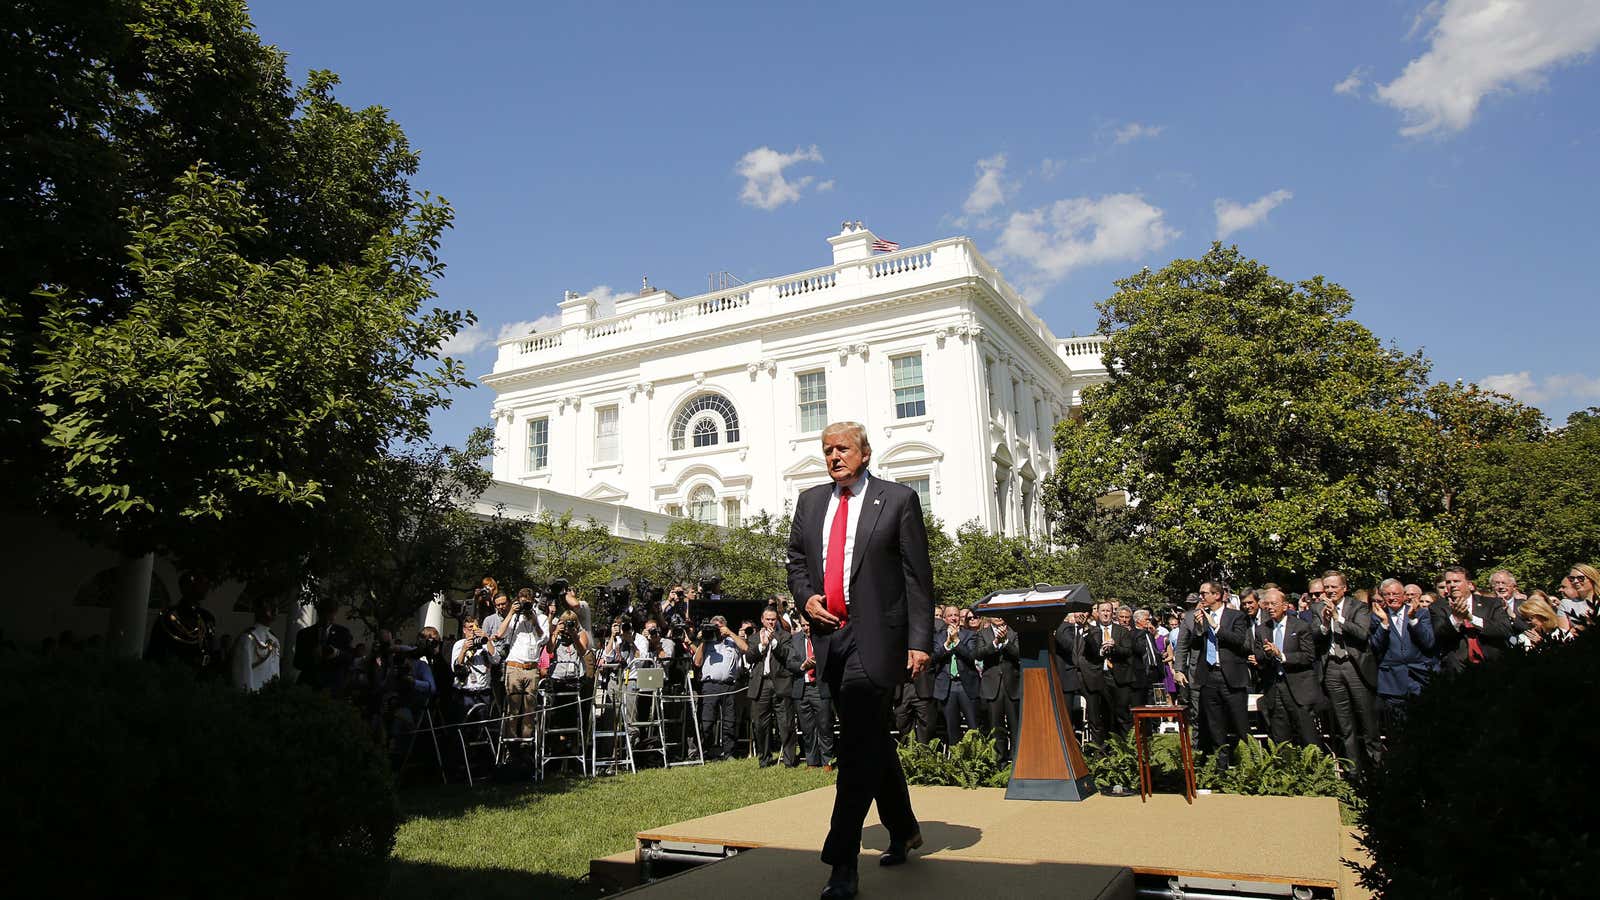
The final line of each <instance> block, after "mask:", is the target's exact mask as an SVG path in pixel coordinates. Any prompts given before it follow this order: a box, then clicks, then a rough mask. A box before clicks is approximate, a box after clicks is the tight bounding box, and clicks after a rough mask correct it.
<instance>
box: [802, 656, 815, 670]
mask: <svg viewBox="0 0 1600 900" xmlns="http://www.w3.org/2000/svg"><path fill="white" fill-rule="evenodd" d="M816 667H817V660H816V658H815V657H811V656H808V657H806V661H805V662H803V663H801V664H800V671H802V672H809V671H811V670H812V669H815V668H816Z"/></svg>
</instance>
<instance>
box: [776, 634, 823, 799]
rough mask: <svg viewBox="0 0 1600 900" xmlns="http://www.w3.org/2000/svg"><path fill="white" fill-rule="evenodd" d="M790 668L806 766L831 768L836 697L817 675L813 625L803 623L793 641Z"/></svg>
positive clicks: (786, 659) (788, 656) (786, 660)
mask: <svg viewBox="0 0 1600 900" xmlns="http://www.w3.org/2000/svg"><path fill="white" fill-rule="evenodd" d="M784 664H785V665H787V666H788V667H789V674H790V675H791V676H792V686H791V687H790V689H789V690H790V694H789V696H790V697H792V698H793V700H794V709H795V715H796V716H797V717H798V718H799V720H800V735H801V738H802V740H803V743H804V746H803V747H802V748H801V749H802V750H804V752H805V755H806V767H807V768H811V769H815V768H818V767H821V766H828V765H831V764H832V762H831V760H832V759H833V695H832V694H830V693H828V684H827V682H825V681H823V680H822V677H821V676H820V675H819V674H818V673H817V656H816V646H815V644H814V643H813V642H812V640H811V623H810V622H808V621H806V620H805V619H804V618H802V619H801V620H800V630H799V631H796V632H795V633H794V636H793V637H791V638H789V652H788V653H787V654H785V656H784Z"/></svg>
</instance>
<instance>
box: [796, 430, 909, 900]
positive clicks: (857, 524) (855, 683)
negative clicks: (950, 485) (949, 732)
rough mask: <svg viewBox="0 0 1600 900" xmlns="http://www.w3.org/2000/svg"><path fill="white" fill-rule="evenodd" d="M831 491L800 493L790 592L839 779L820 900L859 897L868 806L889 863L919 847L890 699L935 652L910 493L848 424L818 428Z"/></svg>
mask: <svg viewBox="0 0 1600 900" xmlns="http://www.w3.org/2000/svg"><path fill="white" fill-rule="evenodd" d="M822 456H823V459H824V461H825V462H826V464H827V468H828V475H829V477H830V478H831V479H832V483H831V484H824V485H818V486H817V487H814V488H810V489H809V490H807V491H805V492H804V493H802V494H801V495H800V499H799V501H798V502H797V503H796V504H795V511H794V522H793V523H792V525H791V527H790V529H789V565H788V568H789V591H790V593H792V594H793V595H794V598H795V605H796V606H797V607H799V608H801V609H802V610H803V611H804V614H805V616H806V618H807V619H809V620H810V622H811V627H812V633H811V637H812V643H813V645H814V648H815V655H816V668H817V670H818V671H820V672H821V677H822V679H823V680H824V681H825V682H826V683H827V686H828V689H829V691H830V692H831V693H832V695H833V698H834V704H835V706H836V707H837V709H838V713H839V743H838V746H837V748H836V750H837V755H838V759H839V781H838V785H837V787H836V792H835V794H834V802H833V817H832V820H831V822H830V826H829V830H828V838H827V841H826V842H825V843H824V844H823V847H822V861H823V862H825V863H827V864H829V865H830V866H832V867H833V870H832V872H831V874H830V875H829V877H828V883H827V885H826V887H824V888H823V891H822V896H823V897H824V898H848V897H854V896H855V895H856V890H857V884H858V879H857V875H856V858H857V857H858V856H859V855H860V853H861V826H862V822H863V820H865V819H866V816H867V810H868V809H869V808H871V806H872V804H873V802H874V801H876V802H877V804H878V818H879V820H880V821H882V822H883V824H884V827H885V828H886V829H887V830H888V832H889V849H888V850H887V851H885V852H884V853H883V854H882V855H881V856H880V857H879V859H878V862H879V864H880V865H886V866H892V865H898V864H900V863H903V862H905V861H906V858H907V856H908V854H909V853H910V851H912V850H914V849H916V848H917V847H919V846H921V845H922V833H921V830H920V827H919V826H918V824H917V818H916V815H915V814H914V813H913V812H912V811H911V796H910V792H909V791H908V790H907V788H906V779H905V773H904V772H902V771H901V769H900V758H899V756H898V754H897V753H896V752H895V744H894V738H893V736H892V735H891V734H890V729H891V727H892V717H891V712H892V710H891V707H892V702H893V698H894V690H895V687H896V686H897V685H899V684H900V683H901V682H903V681H905V680H906V679H907V678H915V677H916V676H918V675H920V674H921V673H922V670H923V668H924V667H926V666H927V664H928V656H929V653H930V651H931V650H932V649H933V619H932V612H933V596H932V586H933V571H932V566H931V565H930V564H929V562H928V536H927V533H926V531H925V530H924V528H923V524H922V505H921V504H920V503H919V502H918V500H917V494H916V491H914V490H912V489H911V488H908V487H906V486H904V485H901V484H896V483H894V482H890V481H884V480H883V479H880V478H876V477H873V476H872V475H870V474H869V473H868V471H867V463H868V462H869V461H871V459H872V445H871V443H870V442H869V441H868V439H867V430H866V428H864V427H862V426H861V425H860V424H859V423H856V422H835V423H834V424H832V425H829V426H828V427H827V428H825V429H823V432H822Z"/></svg>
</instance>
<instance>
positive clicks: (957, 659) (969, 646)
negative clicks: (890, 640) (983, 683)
mask: <svg viewBox="0 0 1600 900" xmlns="http://www.w3.org/2000/svg"><path fill="white" fill-rule="evenodd" d="M961 619H962V611H961V607H959V606H955V605H951V606H947V607H945V610H944V622H945V632H944V634H943V635H941V636H940V639H939V640H938V641H936V642H935V643H934V647H933V658H932V659H931V660H930V661H929V665H930V666H931V667H932V668H933V699H934V700H935V701H937V702H938V704H939V708H940V709H941V710H943V711H944V733H945V742H946V743H947V744H950V745H952V746H953V745H955V744H957V743H959V742H960V741H961V736H962V735H964V734H966V729H967V728H976V727H978V695H979V687H978V665H977V660H978V633H977V632H976V631H968V630H967V629H965V628H962V627H961ZM962 719H965V720H966V726H965V727H963V726H962V724H961V722H962Z"/></svg>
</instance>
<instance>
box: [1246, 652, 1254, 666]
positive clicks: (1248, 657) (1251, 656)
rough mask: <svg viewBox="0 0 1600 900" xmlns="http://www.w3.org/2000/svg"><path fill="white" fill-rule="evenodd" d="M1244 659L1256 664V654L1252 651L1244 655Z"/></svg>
mask: <svg viewBox="0 0 1600 900" xmlns="http://www.w3.org/2000/svg"><path fill="white" fill-rule="evenodd" d="M1244 661H1245V662H1247V663H1249V664H1250V665H1252V666H1253V665H1256V655H1255V654H1254V653H1252V654H1250V655H1249V656H1247V657H1245V658H1244Z"/></svg>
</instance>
